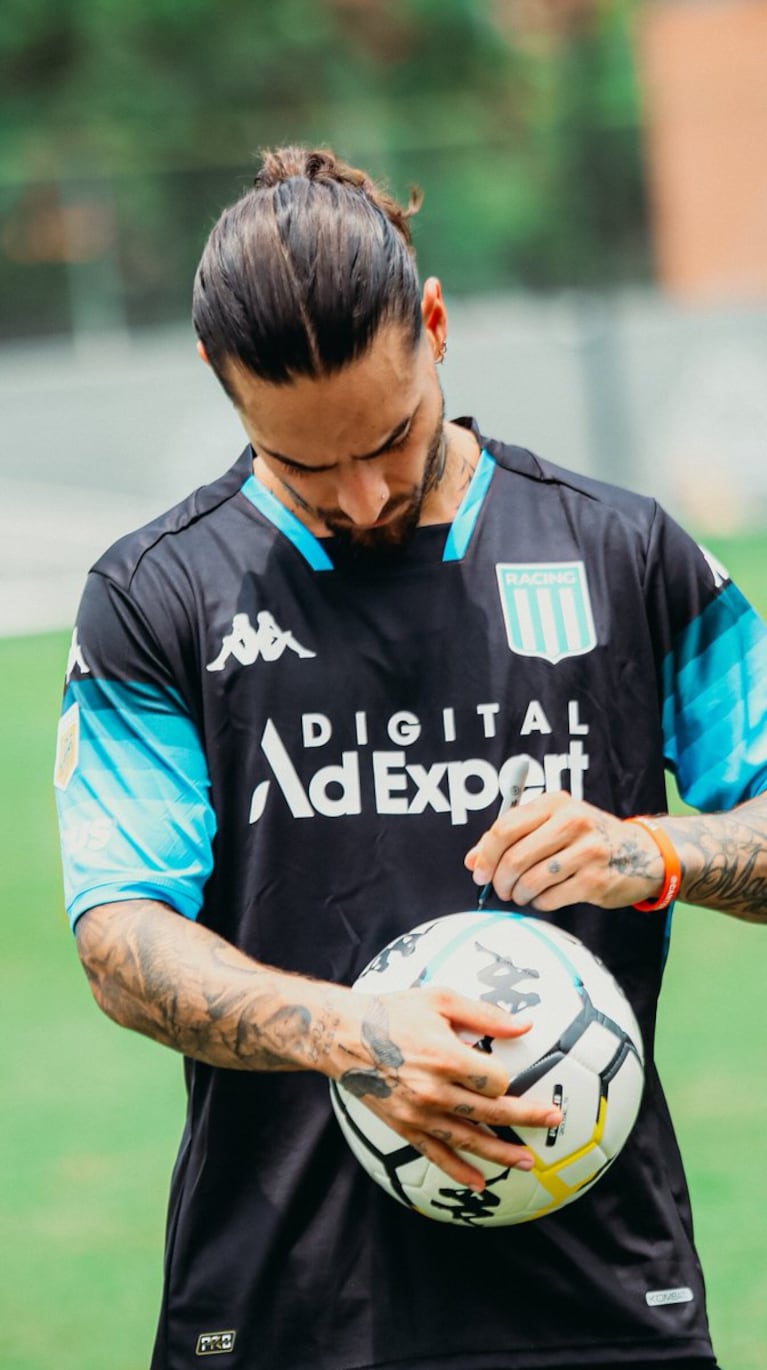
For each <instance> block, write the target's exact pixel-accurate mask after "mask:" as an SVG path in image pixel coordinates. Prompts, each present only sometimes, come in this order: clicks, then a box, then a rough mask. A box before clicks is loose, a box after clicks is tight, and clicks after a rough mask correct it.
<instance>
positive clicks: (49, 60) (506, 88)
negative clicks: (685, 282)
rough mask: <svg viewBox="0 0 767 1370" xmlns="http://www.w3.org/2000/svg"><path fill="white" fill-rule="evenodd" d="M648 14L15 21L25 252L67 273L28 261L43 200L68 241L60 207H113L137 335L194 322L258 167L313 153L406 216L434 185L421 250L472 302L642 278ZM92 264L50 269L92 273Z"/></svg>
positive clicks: (332, 0)
mask: <svg viewBox="0 0 767 1370" xmlns="http://www.w3.org/2000/svg"><path fill="white" fill-rule="evenodd" d="M631 12H632V0H506V3H504V0H227V3H226V4H225V5H220V6H215V5H213V4H212V3H211V0H63V3H62V0H3V5H2V6H0V91H1V92H2V96H1V97H0V98H1V100H2V106H1V109H2V118H0V208H4V209H5V211H6V215H7V216H10V221H11V227H10V229H8V230H7V231H6V233H5V236H4V242H5V244H6V249H7V250H8V243H10V244H11V245H12V246H11V249H10V255H11V256H12V257H13V255H14V253H15V254H16V259H17V260H22V259H25V260H27V263H28V265H30V264H31V262H32V260H33V259H34V261H35V262H36V265H37V267H38V268H40V270H43V267H44V262H45V253H44V252H43V253H42V256H41V255H40V253H38V255H37V257H36V258H35V257H34V253H32V254H31V255H30V250H29V248H28V247H27V249H25V248H23V247H22V248H20V249H19V247H18V244H19V242H22V241H23V242H26V243H27V244H29V242H30V241H31V239H30V227H29V225H30V224H32V225H33V226H36V227H37V229H39V226H40V214H41V210H40V208H39V197H40V196H42V197H43V200H45V201H46V203H47V204H48V208H47V210H46V213H47V215H48V221H50V222H52V216H53V217H55V210H54V208H52V207H51V206H52V204H53V201H58V202H59V204H60V205H61V204H63V205H64V209H66V210H67V212H69V210H71V206H72V202H74V203H75V205H78V204H79V205H80V207H81V208H82V205H83V204H85V203H86V202H87V203H95V201H97V200H98V201H99V202H100V206H101V208H100V210H99V211H98V212H99V214H100V215H101V220H103V221H104V222H106V221H107V220H108V219H110V217H111V219H112V220H113V221H114V225H115V228H114V233H113V234H112V235H111V237H110V233H109V232H108V231H107V232H106V235H105V236H104V235H102V237H103V241H104V244H106V245H105V246H104V247H103V252H108V253H111V256H112V260H113V266H114V269H115V271H116V272H117V274H118V275H120V276H121V278H122V280H123V282H124V284H125V297H126V307H127V310H128V314H129V316H130V314H131V310H132V309H133V308H134V307H135V313H136V316H137V317H145V318H151V317H153V313H152V310H153V308H155V312H156V314H157V317H171V316H173V315H174V314H178V312H179V309H180V307H181V301H182V299H183V300H184V307H185V301H186V293H187V291H188V280H189V271H190V270H191V268H192V267H193V264H194V261H195V260H196V255H197V253H198V251H199V246H200V242H201V236H202V235H203V234H204V231H206V228H207V226H208V225H209V224H210V222H211V221H212V218H213V217H214V216H215V214H216V212H217V211H218V209H219V208H220V207H221V204H222V203H223V202H225V201H226V200H227V199H231V198H233V197H234V196H235V195H236V194H237V193H238V192H239V189H240V187H241V185H242V184H243V182H244V181H246V180H247V176H248V174H249V171H250V168H251V166H252V161H253V155H254V153H255V152H256V151H257V149H258V148H259V147H261V146H265V145H270V144H274V143H279V142H285V141H289V140H298V141H302V142H314V143H320V144H325V145H328V144H330V145H331V146H334V147H335V148H336V150H337V151H339V152H340V153H341V154H342V155H344V156H346V157H347V158H349V159H350V160H353V161H358V162H360V163H362V164H363V165H365V166H366V167H367V168H368V169H369V170H371V171H372V172H373V173H374V174H376V175H380V176H382V177H384V178H386V179H388V180H389V181H390V183H391V184H392V186H393V188H394V190H395V192H398V193H404V192H406V190H407V186H408V184H409V183H411V182H417V183H419V184H421V185H422V187H423V188H424V190H425V192H426V196H427V201H426V208H425V210H424V214H423V217H422V221H420V222H419V223H418V225H417V237H418V242H419V250H420V253H421V256H422V259H424V261H425V264H426V265H427V267H428V269H436V270H438V271H440V272H444V273H448V274H449V275H450V276H451V278H452V280H453V283H454V288H457V289H465V290H472V289H483V288H488V287H490V286H493V285H495V284H506V285H509V284H511V285H515V284H516V285H521V286H541V285H543V286H547V285H557V284H561V283H563V282H568V283H570V282H576V283H578V282H586V283H591V282H594V281H597V280H603V279H605V277H607V278H608V279H609V278H613V279H621V278H625V277H626V276H629V277H632V276H635V275H636V274H637V273H639V272H641V270H642V267H643V261H642V252H643V238H642V226H643V195H642V179H641V165H640V158H639V144H638V133H637V118H636V97H635V91H634V84H633V72H632V61H631V50H630V19H631ZM36 196H37V197H38V199H37V200H36V199H35V197H36ZM30 197H31V198H30ZM46 197H47V200H46ZM49 202H50V203H49ZM63 212H64V211H63V210H61V213H63ZM94 212H95V211H94ZM81 218H82V214H81ZM63 222H64V221H63V220H62V223H63ZM67 223H69V224H70V226H71V225H72V224H74V223H75V218H74V217H72V216H70V219H69V220H67ZM65 227H66V225H65ZM62 232H63V230H62V229H61V224H60V225H59V232H58V236H59V239H61V237H62ZM33 236H34V235H33ZM64 236H66V235H64ZM54 237H55V235H54ZM86 237H88V235H87V234H86ZM39 238H40V235H39V233H38V239H39ZM89 240H94V241H95V239H94V234H93V232H92V231H91V233H90V237H89ZM68 241H69V247H68V248H66V250H62V251H61V252H60V254H59V258H57V257H56V253H55V252H52V253H49V257H48V262H49V265H50V264H51V263H53V262H55V261H56V260H64V259H67V255H68V258H69V260H70V263H71V261H72V260H74V261H77V260H78V249H77V246H76V244H75V246H74V247H73V246H72V243H73V238H72V234H71V233H70V236H69V240H68ZM14 245H15V246H14ZM25 252H26V258H25ZM171 256H172V257H173V260H172V261H171V260H170V259H171ZM102 274H103V273H102ZM38 275H39V273H38ZM30 279H31V277H29V275H28V276H27V286H28V285H29V281H30ZM40 279H42V277H40ZM94 280H95V276H94ZM182 281H183V287H182ZM0 285H2V282H0ZM44 294H45V291H43V290H42V289H41V291H40V295H41V299H42V297H43V295H44Z"/></svg>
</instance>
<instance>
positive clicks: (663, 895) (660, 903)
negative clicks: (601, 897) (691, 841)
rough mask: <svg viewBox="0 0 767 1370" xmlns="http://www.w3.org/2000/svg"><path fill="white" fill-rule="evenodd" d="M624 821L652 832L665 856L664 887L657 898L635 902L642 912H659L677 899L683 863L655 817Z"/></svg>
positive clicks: (659, 849) (653, 838)
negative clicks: (636, 824)
mask: <svg viewBox="0 0 767 1370" xmlns="http://www.w3.org/2000/svg"><path fill="white" fill-rule="evenodd" d="M623 821H624V823H638V824H639V827H640V828H644V830H645V832H647V833H649V834H650V837H651V838H652V840H653V842H654V843H655V845H656V847H657V848H658V851H659V852H660V854H661V856H662V857H663V887H662V889H661V892H660V894H659V895H658V897H657V899H642V900H641V902H640V903H638V904H634V908H635V909H639V910H640V911H641V912H642V913H657V912H658V910H659V909H667V908H668V906H669V904H670V903H672V902H673V900H674V899H676V896H677V894H678V892H679V886H680V885H681V883H682V865H681V862H680V860H679V856H678V855H677V851H676V848H675V847H674V845H673V843H672V841H671V839H670V838H669V837H668V835H667V834H666V833H665V832H664V830H663V827H662V826H661V824H660V823H658V822H657V820H656V819H654V818H649V817H642V818H624V820H623Z"/></svg>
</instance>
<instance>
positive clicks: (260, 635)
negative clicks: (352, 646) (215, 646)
mask: <svg viewBox="0 0 767 1370" xmlns="http://www.w3.org/2000/svg"><path fill="white" fill-rule="evenodd" d="M256 623H257V625H258V626H257V627H256V628H254V627H253V624H252V623H251V621H250V619H249V618H248V615H247V614H235V615H234V618H233V619H232V629H231V632H229V633H226V635H225V637H224V640H223V642H222V643H221V651H220V652H219V654H218V656H217V657H215V659H214V660H213V661H210V662H208V665H207V666H206V667H205V669H206V671H223V669H224V667H225V666H226V663H227V661H228V660H229V658H230V657H232V656H233V657H234V659H235V661H239V663H240V665H241V666H252V665H253V662H254V661H257V660H258V658H259V657H261V659H262V661H277V660H279V658H280V657H281V656H282V654H283V652H286V651H290V652H295V654H296V656H316V655H317V654H316V652H311V651H310V650H309V648H308V647H302V645H301V643H300V642H298V640H297V639H296V638H295V637H294V636H293V634H292V633H291V632H289V631H287V630H286V629H284V628H280V627H279V626H278V624H277V623H276V622H275V619H274V618H273V616H272V615H271V614H270V613H269V612H268V610H266V609H262V610H261V611H260V613H258V614H256Z"/></svg>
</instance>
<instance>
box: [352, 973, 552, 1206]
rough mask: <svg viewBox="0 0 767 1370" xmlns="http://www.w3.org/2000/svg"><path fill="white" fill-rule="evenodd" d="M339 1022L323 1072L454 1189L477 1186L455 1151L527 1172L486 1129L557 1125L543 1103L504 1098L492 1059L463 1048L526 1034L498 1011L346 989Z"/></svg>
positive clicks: (437, 993) (526, 1155)
mask: <svg viewBox="0 0 767 1370" xmlns="http://www.w3.org/2000/svg"><path fill="white" fill-rule="evenodd" d="M355 1001H358V1002H355ZM350 1011H351V1014H352V1017H351V1020H350V1018H349V1014H350ZM356 1013H358V1015H359V1016H358V1022H359V1026H358V1028H357V1030H356V1031H355V1030H354V1028H353V1021H354V1017H355V1016H356ZM341 1016H342V1020H343V1023H344V1026H343V1029H342V1030H340V1031H339V1033H338V1035H337V1038H336V1042H335V1050H334V1051H333V1053H332V1064H331V1066H330V1069H329V1070H327V1073H328V1074H332V1075H333V1076H335V1078H336V1079H337V1081H338V1083H339V1085H342V1086H343V1087H344V1088H345V1089H346V1090H348V1091H349V1093H351V1094H353V1095H355V1096H356V1097H357V1098H358V1099H361V1100H362V1101H363V1102H364V1103H365V1104H366V1105H367V1107H368V1108H370V1109H371V1110H372V1112H373V1113H375V1114H377V1115H378V1117H379V1118H381V1119H382V1120H383V1121H384V1122H386V1123H387V1124H388V1125H389V1126H390V1127H392V1128H394V1130H395V1131H396V1132H398V1133H399V1134H400V1136H402V1137H404V1138H405V1140H406V1141H408V1142H409V1143H410V1145H411V1146H414V1147H415V1148H416V1149H417V1150H418V1151H420V1152H421V1153H422V1154H423V1155H424V1156H426V1157H428V1159H429V1160H430V1161H433V1162H434V1164H435V1165H437V1166H439V1168H440V1169H441V1170H443V1171H444V1172H445V1173H446V1174H447V1175H449V1176H450V1177H451V1178H452V1179H453V1180H455V1181H456V1182H457V1183H458V1184H461V1185H466V1186H468V1187H470V1188H472V1189H477V1190H479V1189H482V1188H483V1187H484V1184H485V1179H484V1176H483V1175H482V1172H481V1171H480V1170H478V1169H477V1168H476V1167H474V1166H472V1165H471V1164H470V1162H469V1161H467V1160H466V1159H465V1158H464V1157H463V1156H461V1155H459V1154H458V1153H459V1151H461V1152H471V1153H472V1154H473V1155H476V1156H480V1157H482V1158H484V1159H485V1160H488V1161H492V1162H494V1163H496V1164H498V1165H501V1166H517V1167H519V1168H520V1169H528V1170H529V1169H531V1168H532V1165H533V1158H532V1156H531V1154H530V1152H529V1151H528V1150H527V1149H526V1148H525V1147H524V1146H519V1145H516V1144H514V1143H511V1142H506V1141H503V1140H502V1139H501V1138H500V1137H497V1136H495V1135H494V1134H493V1133H492V1132H491V1131H489V1130H488V1129H489V1128H493V1127H504V1128H508V1127H511V1128H518V1127H540V1128H549V1127H556V1126H557V1125H558V1124H559V1123H560V1122H561V1121H562V1114H561V1112H560V1111H559V1109H557V1108H554V1107H552V1105H551V1104H550V1103H543V1102H541V1103H532V1102H529V1101H527V1100H521V1099H517V1098H514V1097H512V1096H509V1095H507V1093H506V1090H507V1088H508V1083H509V1082H508V1076H507V1074H506V1071H505V1069H504V1067H503V1066H502V1064H501V1063H500V1061H499V1060H498V1058H497V1057H494V1056H493V1055H492V1054H488V1053H484V1052H482V1053H481V1052H478V1051H477V1049H476V1048H475V1047H473V1046H471V1045H470V1044H469V1043H468V1042H467V1040H465V1038H471V1039H474V1040H481V1039H483V1038H485V1037H493V1038H506V1039H511V1038H514V1037H519V1036H521V1035H522V1034H524V1033H525V1032H527V1031H528V1030H529V1027H530V1024H529V1023H524V1022H521V1021H519V1020H518V1019H517V1018H515V1017H512V1015H511V1014H509V1013H508V1012H507V1011H506V1010H505V1009H501V1008H497V1007H495V1006H494V1005H490V1004H484V1003H480V1002H478V1001H475V1000H473V999H466V998H464V997H463V996H461V995H458V994H454V993H453V992H452V991H450V990H447V989H439V988H431V989H411V990H404V991H401V992H397V993H394V994H381V995H377V996H373V995H366V994H360V993H358V992H355V991H351V992H350V993H349V994H347V995H345V999H344V1002H343V1005H342V1013H341ZM339 1028H340V1024H339ZM355 1039H356V1040H355Z"/></svg>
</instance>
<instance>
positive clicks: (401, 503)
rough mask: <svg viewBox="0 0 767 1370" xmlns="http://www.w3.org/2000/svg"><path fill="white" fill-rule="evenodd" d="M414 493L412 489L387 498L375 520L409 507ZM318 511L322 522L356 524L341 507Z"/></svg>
mask: <svg viewBox="0 0 767 1370" xmlns="http://www.w3.org/2000/svg"><path fill="white" fill-rule="evenodd" d="M415 494H416V491H415V490H412V491H411V492H410V493H409V494H404V495H395V496H394V498H392V499H389V500H387V501H386V503H385V504H384V506H383V508H382V509H381V510H380V512H379V514H378V519H377V520H376V522H378V521H379V520H380V519H388V518H390V517H391V516H392V514H396V513H399V512H400V511H401V510H404V509H409V508H410V507H411V505H412V503H413V498H414V496H415ZM318 513H319V514H320V516H321V518H322V520H323V522H324V523H327V524H328V525H332V526H333V527H334V528H355V527H357V526H358V525H357V524H355V523H354V521H353V519H350V518H349V516H348V514H345V513H344V511H343V509H320V510H318Z"/></svg>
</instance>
